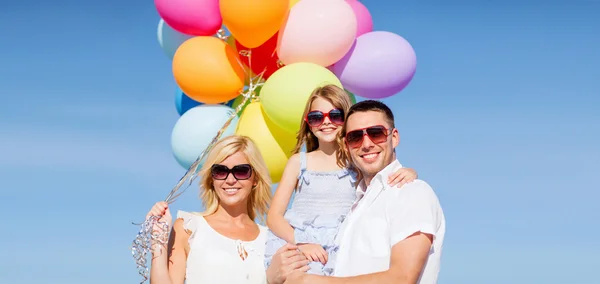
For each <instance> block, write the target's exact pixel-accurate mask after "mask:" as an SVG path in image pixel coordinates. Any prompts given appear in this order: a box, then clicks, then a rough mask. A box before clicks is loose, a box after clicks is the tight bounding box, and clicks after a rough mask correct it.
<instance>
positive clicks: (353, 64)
mask: <svg viewBox="0 0 600 284" xmlns="http://www.w3.org/2000/svg"><path fill="white" fill-rule="evenodd" d="M416 68H417V56H416V54H415V51H414V50H413V48H412V46H411V45H410V43H408V41H406V40H405V39H404V38H402V37H401V36H399V35H397V34H394V33H391V32H384V31H375V32H370V33H366V34H364V35H361V36H360V37H358V38H357V39H356V43H355V45H354V46H353V47H352V49H351V50H350V51H349V52H348V54H346V55H345V56H344V58H342V59H341V60H340V61H339V62H337V63H336V64H335V65H333V66H331V68H330V69H331V70H332V71H333V72H334V73H335V74H336V75H337V77H338V78H340V81H342V83H343V84H344V87H345V88H346V89H347V90H348V91H350V92H352V93H354V94H356V95H358V96H361V97H365V98H372V99H380V98H386V97H389V96H392V95H394V94H397V93H398V92H400V91H402V90H403V89H404V88H405V87H406V86H407V85H408V83H410V81H411V80H412V78H413V76H414V74H415V71H416Z"/></svg>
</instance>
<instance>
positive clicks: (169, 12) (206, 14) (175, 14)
mask: <svg viewBox="0 0 600 284" xmlns="http://www.w3.org/2000/svg"><path fill="white" fill-rule="evenodd" d="M154 5H156V10H157V11H158V14H159V15H160V17H161V18H162V19H163V20H164V21H165V22H166V23H167V24H168V25H169V26H170V27H172V28H173V29H174V30H177V31H178V32H181V33H184V34H188V35H195V36H208V35H214V34H215V33H216V32H217V31H218V30H219V29H220V28H221V24H222V23H223V19H222V18H221V11H220V10H219V0H154Z"/></svg>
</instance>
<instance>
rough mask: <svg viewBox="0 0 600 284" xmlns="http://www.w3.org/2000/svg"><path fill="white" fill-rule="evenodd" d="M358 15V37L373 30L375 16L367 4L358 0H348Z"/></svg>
mask: <svg viewBox="0 0 600 284" xmlns="http://www.w3.org/2000/svg"><path fill="white" fill-rule="evenodd" d="M346 2H348V4H350V7H352V10H353V11H354V15H355V16H356V37H359V36H361V35H363V34H366V33H368V32H372V31H373V18H372V17H371V13H369V10H368V9H367V7H365V5H363V4H362V3H360V2H359V1H357V0H346Z"/></svg>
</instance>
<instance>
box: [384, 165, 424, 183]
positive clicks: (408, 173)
mask: <svg viewBox="0 0 600 284" xmlns="http://www.w3.org/2000/svg"><path fill="white" fill-rule="evenodd" d="M417 177H418V176H417V172H416V171H415V170H413V169H411V168H401V169H399V170H398V171H396V172H395V173H393V174H391V175H390V176H389V177H388V184H389V185H390V186H395V185H397V186H398V187H399V188H400V187H402V186H403V185H405V184H407V183H409V182H412V181H414V180H415V179H417Z"/></svg>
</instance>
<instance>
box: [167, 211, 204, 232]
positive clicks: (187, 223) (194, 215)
mask: <svg viewBox="0 0 600 284" xmlns="http://www.w3.org/2000/svg"><path fill="white" fill-rule="evenodd" d="M199 218H204V217H202V213H201V212H187V211H183V210H178V211H177V219H176V220H175V222H173V228H174V229H178V228H180V229H184V230H185V231H186V232H187V233H188V234H192V233H194V232H196V230H197V229H198V225H199V224H198V223H199V222H198V221H202V220H200V219H199Z"/></svg>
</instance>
